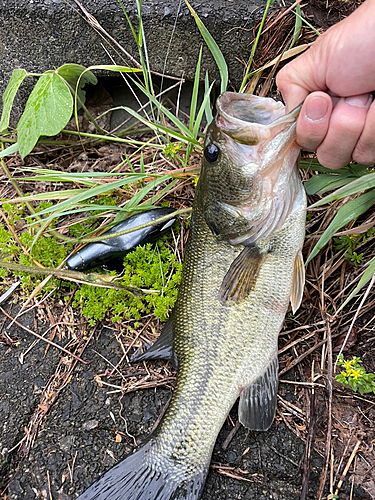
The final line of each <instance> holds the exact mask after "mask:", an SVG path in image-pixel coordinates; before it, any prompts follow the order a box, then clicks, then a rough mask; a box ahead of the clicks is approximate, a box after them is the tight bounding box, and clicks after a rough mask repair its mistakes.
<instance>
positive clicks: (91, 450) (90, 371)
mask: <svg viewBox="0 0 375 500" xmlns="http://www.w3.org/2000/svg"><path fill="white" fill-rule="evenodd" d="M6 311H7V312H8V313H10V315H12V316H14V315H15V313H16V311H17V306H13V307H11V306H9V305H8V306H7V307H6ZM38 316H40V313H39V314H38V310H37V309H34V310H33V311H32V312H30V313H28V314H27V315H25V316H22V317H21V318H19V320H18V321H19V322H20V323H21V324H22V325H23V326H25V327H28V328H30V329H34V330H35V329H37V331H39V332H40V333H41V332H43V331H45V330H46V329H47V328H48V326H49V322H48V321H46V319H44V320H43V319H39V318H38ZM9 323H10V320H9V319H6V320H5V321H4V322H3V324H2V331H3V332H4V331H5V332H8V333H9V334H10V335H11V336H12V337H13V338H17V339H18V341H19V346H18V347H16V348H10V347H8V346H5V345H1V346H0V356H1V373H0V423H1V435H2V437H1V448H2V449H1V474H0V477H1V478H2V479H1V487H2V488H4V487H6V486H7V489H6V495H5V497H4V498H7V499H9V500H20V499H25V500H34V499H36V498H42V499H46V500H47V499H48V500H50V499H51V498H52V499H54V500H73V499H75V498H76V497H77V496H78V495H79V494H80V493H82V492H83V491H84V490H85V489H86V488H87V487H88V486H89V485H90V484H91V483H92V482H93V481H94V480H95V479H96V478H98V477H99V476H100V475H102V474H103V473H104V472H105V471H106V470H108V469H109V468H110V467H112V466H113V465H114V464H115V463H117V462H118V461H119V460H121V459H122V458H124V457H125V456H126V455H127V454H128V453H129V452H130V451H131V450H132V449H133V448H134V446H135V444H139V443H140V441H141V440H142V439H144V438H145V437H146V436H147V435H148V434H149V432H150V431H151V430H152V428H153V426H154V424H155V423H156V421H157V419H158V416H159V415H160V414H161V413H162V411H163V409H164V408H165V406H166V405H167V404H168V402H169V399H170V396H171V387H172V386H173V372H172V377H169V379H168V381H167V382H164V384H166V385H170V387H169V388H166V387H157V388H156V387H153V388H150V389H143V390H138V391H134V392H131V393H128V394H125V395H121V391H119V390H118V389H117V387H118V386H119V385H120V384H121V377H120V376H117V380H116V377H115V378H114V379H110V382H109V383H110V384H112V386H111V385H110V386H107V385H103V384H101V383H100V381H99V384H98V379H97V376H100V380H102V381H104V382H105V381H106V380H108V379H107V378H106V377H105V375H104V374H105V373H106V371H107V373H108V372H109V371H110V370H112V368H113V366H116V365H117V363H118V362H119V361H120V359H121V356H122V352H121V348H120V344H119V342H118V341H117V340H116V335H114V331H113V328H111V329H109V328H106V327H103V328H102V329H101V330H100V329H97V330H96V331H95V332H94V335H93V338H92V340H91V342H90V343H89V345H88V346H87V348H86V349H85V351H84V352H83V354H82V355H81V357H82V358H83V359H84V361H86V362H87V364H85V365H84V364H83V363H81V362H77V364H76V367H75V369H74V371H73V373H72V375H71V378H70V377H69V381H68V383H67V384H66V387H65V388H63V389H62V390H61V392H60V394H59V396H58V398H57V400H56V403H55V404H54V405H53V407H52V409H51V410H50V412H49V413H48V414H47V416H46V417H45V418H42V419H41V421H40V425H39V429H38V433H37V435H36V437H35V440H34V443H33V446H32V448H31V450H30V453H29V455H28V456H27V457H24V456H23V453H22V447H21V448H20V447H16V446H17V444H18V443H19V441H20V440H21V439H23V438H24V436H25V431H26V429H28V430H29V431H31V427H30V419H31V417H32V415H33V414H34V415H35V411H36V410H38V405H39V406H43V403H42V404H41V403H40V399H41V394H42V390H43V389H44V388H45V386H46V384H47V383H48V381H49V380H50V378H51V377H52V376H53V374H54V373H55V371H56V367H57V365H58V363H59V361H60V360H61V359H63V365H64V369H66V368H67V366H68V361H67V356H64V355H63V357H61V356H60V354H61V353H60V352H59V351H58V350H57V349H55V348H51V349H49V350H48V352H47V353H45V351H46V345H45V343H43V342H39V343H38V344H37V345H35V346H34V347H33V348H32V349H31V350H30V352H29V353H27V354H26V355H25V357H24V359H23V363H22V364H21V363H20V361H19V356H20V354H21V352H22V351H23V352H24V351H25V350H26V349H27V348H28V347H29V346H30V344H31V343H32V342H33V339H31V338H30V335H29V334H28V333H27V332H25V331H24V330H23V329H21V328H19V327H17V326H12V327H11V328H8V325H9ZM57 343H58V344H66V340H65V341H64V340H62V341H61V342H59V341H58V340H57ZM156 365H158V366H161V365H162V366H165V363H164V362H156ZM121 372H122V374H123V376H125V377H126V375H127V373H126V367H125V369H124V370H121ZM137 373H138V375H137V376H136V377H135V380H136V378H137V377H140V376H144V370H143V369H141V370H139V367H138V370H137ZM100 385H102V386H100ZM279 393H280V394H282V398H283V400H284V401H286V402H288V401H290V402H293V401H295V399H296V397H295V395H294V393H293V391H292V390H291V389H290V386H288V385H287V384H281V386H280V391H279ZM42 410H43V408H42ZM280 411H281V412H283V411H284V412H285V409H283V408H282V407H280ZM303 420H304V419H303V418H302V423H303ZM236 421H237V409H236V407H235V408H233V410H232V412H231V414H230V417H228V419H227V422H226V423H225V425H224V427H223V429H222V430H221V432H220V435H219V438H218V440H217V443H216V446H215V450H214V454H213V458H212V464H211V470H210V472H209V475H208V479H207V483H206V486H205V490H204V493H203V497H202V498H203V500H212V498H217V499H218V500H235V499H241V500H250V499H254V500H255V499H256V500H265V499H278V500H294V499H296V500H297V499H299V498H300V496H301V486H302V475H303V471H302V469H301V464H302V460H303V457H304V454H305V443H304V442H303V441H302V440H301V439H299V438H298V437H297V436H296V435H295V433H293V432H292V431H291V430H290V429H288V427H287V426H286V425H285V423H284V421H283V419H282V418H280V415H279V416H278V417H277V419H276V421H275V423H274V424H273V425H272V427H271V429H270V430H269V431H268V432H265V433H262V432H247V431H246V429H244V428H243V427H240V428H239V429H238V430H237V432H235V433H233V432H232V434H234V435H233V438H232V439H230V440H229V442H228V436H229V434H230V432H231V431H233V429H234V428H235V427H234V423H235V422H236ZM120 440H121V441H120ZM225 441H227V442H226V443H225ZM15 447H16V449H14V448H15ZM322 466H323V459H322V457H321V456H320V455H319V454H318V453H316V452H313V454H312V459H311V475H310V481H309V486H308V494H307V497H306V498H310V499H313V498H316V492H317V488H318V484H319V476H320V473H321V470H322ZM350 486H351V483H350V482H348V481H346V482H345V483H344V485H343V487H342V489H341V493H340V497H339V498H340V499H342V500H345V499H349V493H350ZM353 495H354V496H351V497H350V498H353V499H359V498H361V499H369V498H371V497H370V496H369V495H368V494H367V493H366V492H365V491H364V490H362V489H361V488H360V487H358V486H355V487H354V493H353Z"/></svg>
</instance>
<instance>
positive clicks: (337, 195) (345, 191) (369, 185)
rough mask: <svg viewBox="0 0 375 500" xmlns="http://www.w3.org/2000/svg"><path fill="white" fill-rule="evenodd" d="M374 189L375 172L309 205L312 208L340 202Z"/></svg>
mask: <svg viewBox="0 0 375 500" xmlns="http://www.w3.org/2000/svg"><path fill="white" fill-rule="evenodd" d="M373 188H375V172H373V173H371V174H367V175H363V176H362V177H359V178H358V179H355V180H354V181H352V182H350V183H349V184H347V185H346V186H342V187H341V188H340V189H337V190H336V191H335V192H334V193H331V194H329V195H328V196H325V197H324V198H322V199H321V200H319V201H317V202H316V203H314V205H311V207H310V208H312V207H320V206H321V205H326V204H327V203H330V202H331V201H334V200H340V199H341V198H345V197H346V196H350V195H352V194H356V193H359V192H361V191H366V190H367V189H373Z"/></svg>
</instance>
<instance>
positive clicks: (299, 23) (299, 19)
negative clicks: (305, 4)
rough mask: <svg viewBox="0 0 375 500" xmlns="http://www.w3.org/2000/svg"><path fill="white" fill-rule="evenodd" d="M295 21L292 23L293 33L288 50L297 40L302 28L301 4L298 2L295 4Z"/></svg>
mask: <svg viewBox="0 0 375 500" xmlns="http://www.w3.org/2000/svg"><path fill="white" fill-rule="evenodd" d="M296 14H297V15H296V22H295V25H294V33H293V40H292V42H291V44H290V46H289V50H290V49H291V48H292V47H293V46H294V44H295V43H296V41H297V40H298V37H299V35H300V33H301V29H302V17H301V6H300V4H297V6H296Z"/></svg>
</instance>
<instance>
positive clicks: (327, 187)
mask: <svg viewBox="0 0 375 500" xmlns="http://www.w3.org/2000/svg"><path fill="white" fill-rule="evenodd" d="M352 180H353V177H352V176H351V175H347V176H338V175H326V174H317V175H314V176H313V177H310V179H309V180H308V181H306V182H305V184H304V187H305V190H306V194H308V195H310V196H311V195H313V194H323V193H325V192H327V191H331V190H332V189H336V188H339V187H341V186H345V185H346V184H349V182H352Z"/></svg>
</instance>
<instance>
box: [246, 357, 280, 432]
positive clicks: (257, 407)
mask: <svg viewBox="0 0 375 500" xmlns="http://www.w3.org/2000/svg"><path fill="white" fill-rule="evenodd" d="M278 369H279V363H278V360H277V353H276V354H275V357H274V358H273V360H272V361H271V363H270V364H269V365H268V366H267V368H266V370H265V372H264V373H263V374H262V375H260V377H258V379H257V380H256V381H255V383H254V384H252V385H251V386H250V387H246V388H245V389H243V390H242V392H241V395H240V404H239V407H238V419H239V421H240V422H241V424H242V425H243V426H244V427H246V428H247V429H251V430H253V431H266V430H267V429H268V428H269V427H271V424H272V422H273V419H274V417H275V412H276V403H277V388H278V385H279V378H278Z"/></svg>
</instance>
